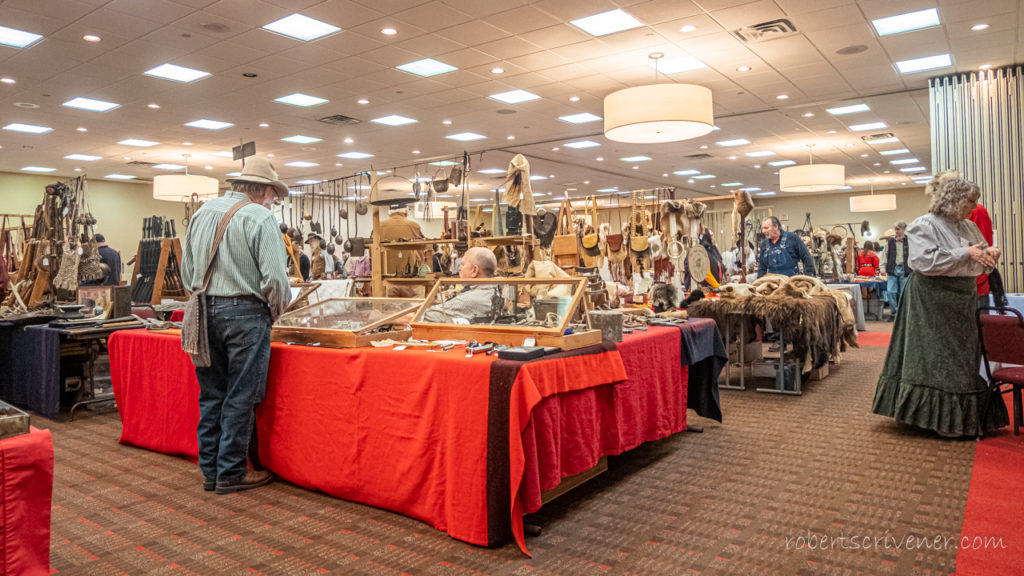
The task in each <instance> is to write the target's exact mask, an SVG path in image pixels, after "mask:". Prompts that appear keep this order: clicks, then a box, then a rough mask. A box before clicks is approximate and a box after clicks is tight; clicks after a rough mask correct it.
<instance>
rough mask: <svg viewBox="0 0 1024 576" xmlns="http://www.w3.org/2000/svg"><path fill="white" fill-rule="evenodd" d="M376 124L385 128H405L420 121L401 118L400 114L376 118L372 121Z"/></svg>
mask: <svg viewBox="0 0 1024 576" xmlns="http://www.w3.org/2000/svg"><path fill="white" fill-rule="evenodd" d="M370 122H373V123H374V124H383V125H385V126H405V125H406V124H415V123H417V122H419V120H414V119H412V118H406V117H405V116H399V115H398V114H391V115H389V116H381V117H380V118H374V119H373V120H370Z"/></svg>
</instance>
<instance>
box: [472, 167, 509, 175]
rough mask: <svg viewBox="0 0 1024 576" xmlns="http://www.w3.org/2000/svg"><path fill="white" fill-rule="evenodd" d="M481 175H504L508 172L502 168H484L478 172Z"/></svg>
mask: <svg viewBox="0 0 1024 576" xmlns="http://www.w3.org/2000/svg"><path fill="white" fill-rule="evenodd" d="M477 172H478V173H480V174H504V173H505V172H506V171H505V170H503V169H501V168H484V169H483V170H477Z"/></svg>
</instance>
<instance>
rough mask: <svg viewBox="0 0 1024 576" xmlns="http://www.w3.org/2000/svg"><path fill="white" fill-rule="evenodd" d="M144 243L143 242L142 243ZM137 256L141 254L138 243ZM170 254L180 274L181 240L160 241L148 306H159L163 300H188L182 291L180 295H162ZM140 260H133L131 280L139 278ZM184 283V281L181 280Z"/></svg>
mask: <svg viewBox="0 0 1024 576" xmlns="http://www.w3.org/2000/svg"><path fill="white" fill-rule="evenodd" d="M143 242H144V241H143ZM137 254H142V242H140V243H139V250H138V252H137ZM171 254H174V258H175V261H176V262H177V263H178V271H179V273H180V272H181V240H179V239H178V238H163V239H161V240H160V260H159V261H158V262H157V265H156V275H155V276H154V277H153V296H152V297H150V299H149V302H148V303H149V304H152V305H154V306H155V305H157V304H160V303H161V302H162V301H163V299H164V298H167V299H169V300H178V301H181V302H184V301H186V300H188V294H186V293H185V291H184V290H182V291H181V293H180V294H175V293H170V294H164V292H165V290H164V288H165V283H166V275H167V262H168V261H169V260H170V258H171ZM141 260H142V258H136V259H135V267H134V269H133V270H132V280H133V281H134V279H136V278H138V277H139V268H140V265H141ZM183 281H184V279H183ZM139 304H145V302H139Z"/></svg>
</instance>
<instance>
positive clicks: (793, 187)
mask: <svg viewBox="0 0 1024 576" xmlns="http://www.w3.org/2000/svg"><path fill="white" fill-rule="evenodd" d="M813 149H814V144H808V145H807V155H808V157H809V160H808V162H807V164H804V165H802V166H788V167H786V168H783V169H781V170H779V190H782V191H783V192H827V191H829V190H838V189H840V188H842V187H843V186H845V185H846V167H844V166H843V165H842V164H815V163H814V154H813Z"/></svg>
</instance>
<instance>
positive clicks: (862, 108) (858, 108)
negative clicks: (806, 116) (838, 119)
mask: <svg viewBox="0 0 1024 576" xmlns="http://www.w3.org/2000/svg"><path fill="white" fill-rule="evenodd" d="M868 110H871V108H868V105H867V104H850V105H849V106H840V107H838V108H829V109H827V110H825V111H826V112H828V113H829V114H831V115H833V116H842V115H843V114H853V113H855V112H867V111H868Z"/></svg>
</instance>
